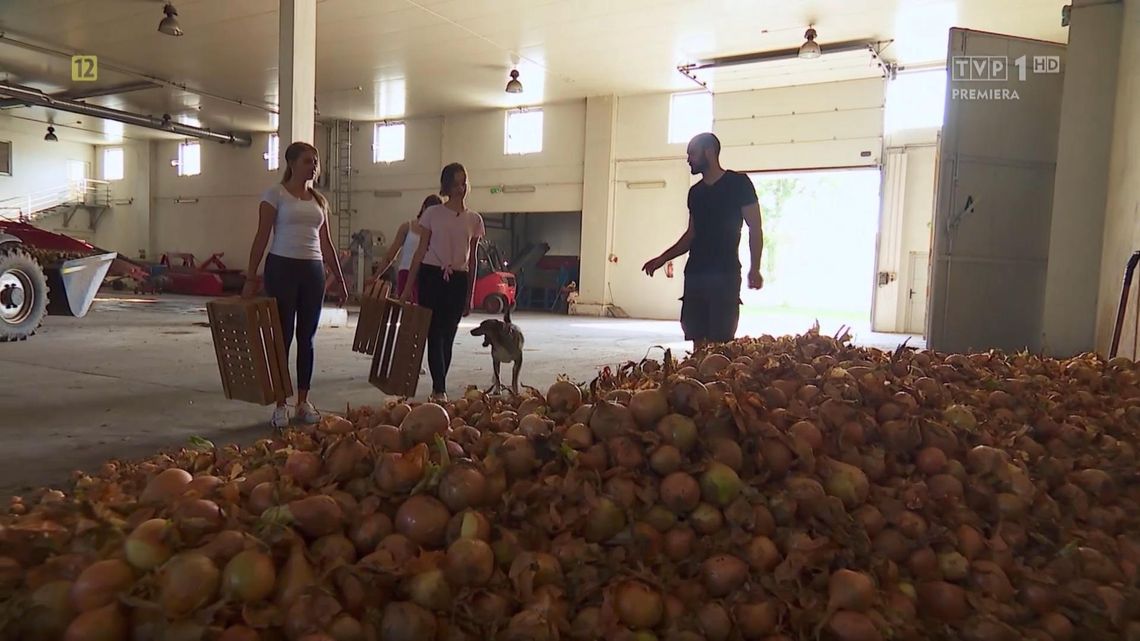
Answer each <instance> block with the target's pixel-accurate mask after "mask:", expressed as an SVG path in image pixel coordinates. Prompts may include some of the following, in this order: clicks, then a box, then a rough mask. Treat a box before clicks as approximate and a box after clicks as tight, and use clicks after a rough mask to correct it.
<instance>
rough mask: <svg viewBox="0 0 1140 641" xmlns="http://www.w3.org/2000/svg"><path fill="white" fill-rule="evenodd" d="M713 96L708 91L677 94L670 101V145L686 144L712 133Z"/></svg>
mask: <svg viewBox="0 0 1140 641" xmlns="http://www.w3.org/2000/svg"><path fill="white" fill-rule="evenodd" d="M712 126H713V96H712V94H711V93H709V92H707V91H699V92H696V93H675V94H673V96H672V98H671V99H670V100H669V144H685V143H688V142H689V141H690V140H692V138H693V136H695V135H697V134H701V133H705V132H708V131H712Z"/></svg>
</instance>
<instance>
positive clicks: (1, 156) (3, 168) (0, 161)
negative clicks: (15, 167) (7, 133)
mask: <svg viewBox="0 0 1140 641" xmlns="http://www.w3.org/2000/svg"><path fill="white" fill-rule="evenodd" d="M11 175H12V143H11V142H9V141H7V140H0V176H11Z"/></svg>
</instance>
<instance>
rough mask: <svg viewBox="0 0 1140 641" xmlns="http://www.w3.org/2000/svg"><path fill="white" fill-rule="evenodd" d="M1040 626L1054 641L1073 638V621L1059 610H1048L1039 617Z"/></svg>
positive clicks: (1065, 640)
mask: <svg viewBox="0 0 1140 641" xmlns="http://www.w3.org/2000/svg"><path fill="white" fill-rule="evenodd" d="M1041 628H1042V629H1044V630H1045V632H1047V633H1048V634H1049V636H1050V637H1052V638H1053V640H1054V641H1069V639H1072V638H1073V623H1072V621H1069V620H1068V619H1067V618H1065V615H1063V614H1061V613H1059V612H1050V613H1048V614H1046V615H1045V616H1043V617H1041Z"/></svg>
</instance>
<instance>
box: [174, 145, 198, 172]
mask: <svg viewBox="0 0 1140 641" xmlns="http://www.w3.org/2000/svg"><path fill="white" fill-rule="evenodd" d="M200 173H202V147H201V145H199V144H198V142H197V141H190V142H184V143H182V144H181V145H178V175H179V176H197V175H198V174H200Z"/></svg>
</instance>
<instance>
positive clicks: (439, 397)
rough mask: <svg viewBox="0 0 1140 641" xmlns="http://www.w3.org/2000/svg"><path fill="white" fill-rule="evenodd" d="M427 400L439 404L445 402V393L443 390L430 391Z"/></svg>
mask: <svg viewBox="0 0 1140 641" xmlns="http://www.w3.org/2000/svg"><path fill="white" fill-rule="evenodd" d="M429 400H430V402H432V403H439V404H442V403H446V402H447V394H444V393H443V392H432V393H431V397H430V399H429Z"/></svg>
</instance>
